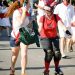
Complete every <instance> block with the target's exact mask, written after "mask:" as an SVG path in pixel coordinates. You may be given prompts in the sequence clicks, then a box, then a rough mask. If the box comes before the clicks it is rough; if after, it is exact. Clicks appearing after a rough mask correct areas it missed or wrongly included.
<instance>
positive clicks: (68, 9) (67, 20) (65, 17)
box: [54, 3, 74, 27]
mask: <svg viewBox="0 0 75 75" xmlns="http://www.w3.org/2000/svg"><path fill="white" fill-rule="evenodd" d="M54 14H58V15H59V17H60V18H61V19H62V21H63V23H64V25H65V26H66V27H69V26H70V24H71V19H72V17H73V15H74V7H73V6H72V5H70V4H69V5H68V6H65V5H64V4H63V3H61V4H58V5H57V6H56V7H55V9H54Z"/></svg>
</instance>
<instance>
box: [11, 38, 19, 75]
mask: <svg viewBox="0 0 75 75" xmlns="http://www.w3.org/2000/svg"><path fill="white" fill-rule="evenodd" d="M10 46H11V50H12V56H11V66H10V75H14V72H15V63H16V60H17V57H18V54H19V49H20V47H19V44H18V45H16V44H15V39H14V38H13V37H11V38H10Z"/></svg>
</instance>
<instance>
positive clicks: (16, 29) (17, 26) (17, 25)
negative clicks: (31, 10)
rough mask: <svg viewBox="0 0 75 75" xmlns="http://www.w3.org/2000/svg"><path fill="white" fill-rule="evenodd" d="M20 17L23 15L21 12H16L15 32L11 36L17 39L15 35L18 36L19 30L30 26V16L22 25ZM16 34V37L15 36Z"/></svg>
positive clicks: (14, 18) (14, 14) (14, 19)
mask: <svg viewBox="0 0 75 75" xmlns="http://www.w3.org/2000/svg"><path fill="white" fill-rule="evenodd" d="M19 16H21V13H20V12H19V10H18V9H17V10H15V11H14V13H13V30H12V32H11V36H12V37H14V38H15V35H17V34H18V32H19V29H20V28H21V27H25V26H26V25H28V24H29V18H28V16H26V17H25V20H24V21H23V23H22V24H21V22H20V19H19ZM14 33H15V35H14Z"/></svg>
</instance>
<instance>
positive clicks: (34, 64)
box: [0, 31, 75, 75]
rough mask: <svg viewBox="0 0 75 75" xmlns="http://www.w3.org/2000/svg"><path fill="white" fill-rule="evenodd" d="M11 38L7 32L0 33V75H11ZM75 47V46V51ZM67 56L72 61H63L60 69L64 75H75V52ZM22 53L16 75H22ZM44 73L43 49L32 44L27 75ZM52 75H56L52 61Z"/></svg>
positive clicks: (17, 63)
mask: <svg viewBox="0 0 75 75" xmlns="http://www.w3.org/2000/svg"><path fill="white" fill-rule="evenodd" d="M9 39H10V38H9V37H8V36H7V34H6V31H0V75H9V73H10V64H11V49H10V44H9ZM74 49H75V45H74V46H73V50H74ZM65 53H66V55H68V56H70V57H71V58H70V59H63V58H62V59H61V61H60V67H61V69H62V71H63V72H64V75H75V50H74V51H73V52H67V51H66V49H65ZM20 59H21V58H20V52H19V56H18V59H17V62H16V65H15V69H16V70H15V75H21V65H20ZM43 71H44V52H43V50H42V47H40V48H39V47H37V46H36V45H35V44H32V45H30V46H29V48H28V64H27V68H26V72H27V75H43ZM50 75H54V62H53V60H52V62H51V66H50Z"/></svg>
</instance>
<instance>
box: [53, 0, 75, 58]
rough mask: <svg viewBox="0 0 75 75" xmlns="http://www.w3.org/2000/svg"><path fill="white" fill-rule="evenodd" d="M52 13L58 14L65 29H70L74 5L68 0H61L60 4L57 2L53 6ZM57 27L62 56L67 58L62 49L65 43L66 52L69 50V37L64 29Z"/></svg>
mask: <svg viewBox="0 0 75 75" xmlns="http://www.w3.org/2000/svg"><path fill="white" fill-rule="evenodd" d="M62 11H63V12H62ZM54 14H57V15H59V17H60V18H61V19H62V21H63V23H64V25H65V26H66V27H67V29H69V30H70V31H71V19H72V18H73V15H74V7H73V6H72V5H71V4H70V0H63V2H62V3H61V4H58V5H57V6H56V7H55V10H54ZM58 29H59V36H60V50H61V54H62V58H68V56H66V55H65V53H64V49H65V45H66V49H67V52H68V51H69V48H70V42H71V37H67V36H66V34H65V33H64V31H63V30H62V27H58Z"/></svg>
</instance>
